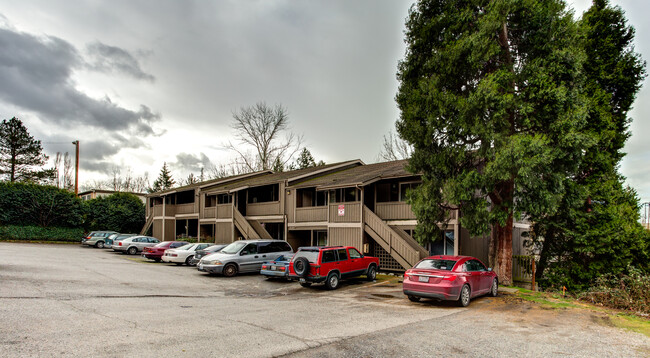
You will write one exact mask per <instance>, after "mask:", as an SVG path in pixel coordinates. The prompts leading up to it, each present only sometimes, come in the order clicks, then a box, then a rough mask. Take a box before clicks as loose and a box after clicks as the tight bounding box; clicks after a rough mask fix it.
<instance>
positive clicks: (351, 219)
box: [329, 201, 361, 223]
mask: <svg viewBox="0 0 650 358" xmlns="http://www.w3.org/2000/svg"><path fill="white" fill-rule="evenodd" d="M339 208H340V209H342V210H339ZM329 210H330V222H333V223H360V222H361V203H360V202H358V201H357V202H348V203H336V204H330V208H329ZM340 214H342V215H340Z"/></svg>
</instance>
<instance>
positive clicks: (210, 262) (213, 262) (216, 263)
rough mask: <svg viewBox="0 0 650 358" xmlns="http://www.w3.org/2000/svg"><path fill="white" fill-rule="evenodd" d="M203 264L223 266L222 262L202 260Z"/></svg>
mask: <svg viewBox="0 0 650 358" xmlns="http://www.w3.org/2000/svg"><path fill="white" fill-rule="evenodd" d="M201 262H202V263H203V264H205V265H222V263H221V261H219V260H205V261H203V260H202V261H201Z"/></svg>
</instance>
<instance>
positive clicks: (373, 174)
mask: <svg viewBox="0 0 650 358" xmlns="http://www.w3.org/2000/svg"><path fill="white" fill-rule="evenodd" d="M406 164H408V159H405V160H396V161H392V162H383V163H376V164H368V165H363V166H360V167H354V168H350V169H346V170H340V171H337V172H334V173H331V174H327V175H324V176H320V177H316V178H313V179H311V180H307V181H303V182H300V183H298V184H296V185H292V186H291V188H292V189H299V188H307V187H316V189H318V190H325V189H334V188H342V187H350V186H355V185H361V186H362V185H368V184H370V183H373V182H376V181H378V180H381V179H392V178H401V177H409V176H414V175H417V174H413V173H411V172H409V171H407V170H406V168H405V166H406Z"/></svg>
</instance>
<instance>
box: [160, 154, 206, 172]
mask: <svg viewBox="0 0 650 358" xmlns="http://www.w3.org/2000/svg"><path fill="white" fill-rule="evenodd" d="M169 165H170V166H171V167H172V169H175V170H178V171H182V172H191V173H198V172H200V171H201V168H205V169H207V168H209V167H210V166H211V165H212V162H211V161H210V158H208V156H207V155H205V153H201V154H200V155H198V156H197V155H195V154H189V153H180V154H177V155H176V161H175V162H172V163H169Z"/></svg>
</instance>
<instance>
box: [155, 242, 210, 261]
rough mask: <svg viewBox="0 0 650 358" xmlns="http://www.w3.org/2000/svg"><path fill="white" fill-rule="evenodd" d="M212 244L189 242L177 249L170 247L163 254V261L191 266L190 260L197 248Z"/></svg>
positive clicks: (200, 248)
mask: <svg viewBox="0 0 650 358" xmlns="http://www.w3.org/2000/svg"><path fill="white" fill-rule="evenodd" d="M210 245H212V244H206V243H202V244H187V245H183V246H181V247H178V248H175V249H171V248H170V249H169V250H167V251H165V254H164V255H163V256H162V262H173V263H175V264H176V265H182V264H187V266H191V263H190V261H191V260H192V258H193V257H194V253H195V252H196V250H202V249H205V248H206V247H208V246H210Z"/></svg>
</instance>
